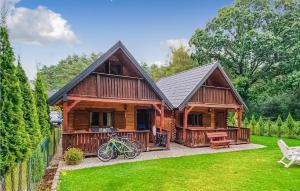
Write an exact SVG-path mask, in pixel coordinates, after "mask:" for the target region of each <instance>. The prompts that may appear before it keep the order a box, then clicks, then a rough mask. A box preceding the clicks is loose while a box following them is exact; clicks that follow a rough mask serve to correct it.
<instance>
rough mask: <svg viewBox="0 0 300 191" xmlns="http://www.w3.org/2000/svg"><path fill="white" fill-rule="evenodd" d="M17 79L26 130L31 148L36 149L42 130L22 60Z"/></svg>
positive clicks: (19, 64)
mask: <svg viewBox="0 0 300 191" xmlns="http://www.w3.org/2000/svg"><path fill="white" fill-rule="evenodd" d="M17 77H18V78H19V81H20V88H21V92H22V100H23V108H22V109H23V118H24V121H25V130H26V132H28V134H29V137H30V147H31V148H32V149H35V148H36V146H37V145H38V143H39V142H40V140H41V130H40V127H39V122H38V117H37V111H36V105H35V99H34V96H33V92H32V90H31V88H30V85H29V80H28V78H27V76H26V73H25V71H24V70H23V68H22V66H21V63H20V59H19V60H18V66H17Z"/></svg>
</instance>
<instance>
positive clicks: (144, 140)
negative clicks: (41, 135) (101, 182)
mask: <svg viewBox="0 0 300 191" xmlns="http://www.w3.org/2000/svg"><path fill="white" fill-rule="evenodd" d="M115 133H116V134H117V135H118V136H122V137H123V136H125V137H128V139H129V140H131V141H138V142H139V143H140V144H141V145H142V151H153V150H166V149H169V147H170V133H169V132H168V131H167V130H162V133H161V134H164V135H165V136H166V140H167V143H166V146H156V145H155V143H154V142H153V141H151V140H150V130H140V131H138V130H132V131H117V132H115ZM110 134H111V133H110V132H65V133H63V134H62V147H63V152H64V151H66V150H67V149H68V148H71V147H76V148H79V149H81V150H82V151H83V152H84V154H85V156H94V155H96V154H97V151H98V149H99V147H100V146H101V145H102V144H104V143H106V142H107V141H108V140H109V135H110ZM157 134H160V132H157Z"/></svg>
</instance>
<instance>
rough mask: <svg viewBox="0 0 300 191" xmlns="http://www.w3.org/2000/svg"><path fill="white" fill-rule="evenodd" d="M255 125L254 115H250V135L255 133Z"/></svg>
mask: <svg viewBox="0 0 300 191" xmlns="http://www.w3.org/2000/svg"><path fill="white" fill-rule="evenodd" d="M255 126H256V121H255V117H254V115H252V117H251V121H250V129H251V134H252V135H255V133H256V130H255Z"/></svg>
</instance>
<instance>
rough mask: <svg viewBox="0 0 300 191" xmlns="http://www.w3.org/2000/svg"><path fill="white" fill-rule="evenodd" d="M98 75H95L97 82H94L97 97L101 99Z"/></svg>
mask: <svg viewBox="0 0 300 191" xmlns="http://www.w3.org/2000/svg"><path fill="white" fill-rule="evenodd" d="M100 85H101V84H100V75H97V81H96V86H97V87H96V89H97V97H101V95H100V94H101V92H100Z"/></svg>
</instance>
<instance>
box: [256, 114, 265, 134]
mask: <svg viewBox="0 0 300 191" xmlns="http://www.w3.org/2000/svg"><path fill="white" fill-rule="evenodd" d="M256 130H257V133H256V134H257V135H260V136H263V135H264V134H265V124H264V121H263V119H262V117H261V116H260V117H259V119H258V122H257V124H256Z"/></svg>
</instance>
